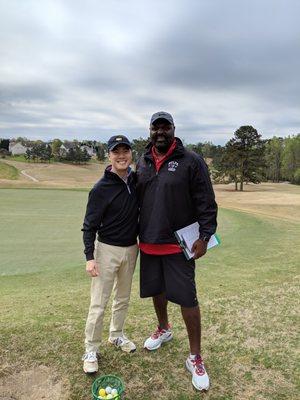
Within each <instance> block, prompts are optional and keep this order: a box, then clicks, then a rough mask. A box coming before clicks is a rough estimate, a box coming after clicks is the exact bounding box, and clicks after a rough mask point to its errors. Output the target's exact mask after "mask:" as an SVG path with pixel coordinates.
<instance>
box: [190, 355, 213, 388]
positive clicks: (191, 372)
mask: <svg viewBox="0 0 300 400" xmlns="http://www.w3.org/2000/svg"><path fill="white" fill-rule="evenodd" d="M185 366H186V369H187V370H188V371H189V373H190V374H191V375H192V376H193V371H191V370H190V367H189V364H188V362H187V361H186V362H185ZM192 384H193V386H194V388H195V389H197V390H199V392H207V391H208V389H209V384H208V386H207V387H206V388H200V387H199V386H197V385H196V384H195V383H194V380H193V378H192Z"/></svg>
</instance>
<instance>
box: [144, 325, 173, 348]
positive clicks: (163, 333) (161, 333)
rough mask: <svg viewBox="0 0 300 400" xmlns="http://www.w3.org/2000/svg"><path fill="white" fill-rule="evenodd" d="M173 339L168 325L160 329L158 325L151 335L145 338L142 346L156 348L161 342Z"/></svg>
mask: <svg viewBox="0 0 300 400" xmlns="http://www.w3.org/2000/svg"><path fill="white" fill-rule="evenodd" d="M171 339H173V333H172V331H171V327H170V325H168V328H167V329H162V328H160V327H159V326H158V327H157V329H156V331H155V332H154V333H152V335H151V336H150V337H149V338H148V339H146V341H145V343H144V348H145V349H147V350H157V349H158V348H159V347H160V346H161V345H162V344H163V343H166V342H169V341H170V340H171Z"/></svg>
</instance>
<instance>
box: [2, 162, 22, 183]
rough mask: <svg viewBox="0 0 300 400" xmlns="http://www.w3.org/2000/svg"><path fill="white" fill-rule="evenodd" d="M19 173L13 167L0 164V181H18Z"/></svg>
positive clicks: (3, 163)
mask: <svg viewBox="0 0 300 400" xmlns="http://www.w3.org/2000/svg"><path fill="white" fill-rule="evenodd" d="M18 177H19V171H18V169H17V168H16V167H14V166H13V165H8V164H6V163H5V162H3V161H1V162H0V179H18Z"/></svg>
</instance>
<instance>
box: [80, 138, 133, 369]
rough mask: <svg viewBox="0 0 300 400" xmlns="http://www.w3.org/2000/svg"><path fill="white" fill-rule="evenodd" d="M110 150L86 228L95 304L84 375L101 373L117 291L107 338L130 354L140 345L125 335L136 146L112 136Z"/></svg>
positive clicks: (87, 332) (91, 311)
mask: <svg viewBox="0 0 300 400" xmlns="http://www.w3.org/2000/svg"><path fill="white" fill-rule="evenodd" d="M108 151H109V160H110V162H111V165H110V166H109V167H107V168H106V170H105V172H104V176H103V177H102V178H101V179H100V180H99V181H98V182H97V183H96V185H95V186H94V187H93V189H92V190H91V192H90V194H89V200H88V204H87V209H86V214H85V219H84V223H83V229H82V231H83V241H84V245H85V250H84V252H85V255H86V260H87V261H86V272H87V273H88V275H89V276H91V277H92V284H91V303H90V308H89V313H88V317H87V322H86V328H85V348H86V352H85V354H84V356H83V362H84V363H83V370H84V372H85V373H94V372H97V371H98V361H97V352H98V350H99V345H100V343H101V338H102V327H103V317H104V311H105V308H106V305H107V302H108V300H109V298H110V295H111V292H112V289H113V292H114V294H113V296H114V297H113V304H112V316H111V323H110V334H109V339H108V341H109V342H110V343H112V344H114V345H115V346H117V347H118V348H120V349H121V350H123V351H125V352H128V353H131V352H133V351H135V350H136V346H135V344H134V343H133V342H131V341H130V340H128V339H127V338H126V336H125V335H124V334H123V326H124V322H125V317H126V314H127V309H128V304H129V298H130V291H131V283H132V276H133V273H134V268H135V263H136V258H137V252H138V248H137V244H136V242H137V240H136V239H137V224H138V206H137V199H136V192H135V176H134V173H133V172H132V171H131V169H130V167H129V166H130V164H131V162H132V150H131V144H130V142H129V140H128V139H127V138H126V137H125V136H122V135H119V136H113V137H111V138H110V139H109V141H108ZM96 233H98V237H97V243H96V249H94V242H95V238H96Z"/></svg>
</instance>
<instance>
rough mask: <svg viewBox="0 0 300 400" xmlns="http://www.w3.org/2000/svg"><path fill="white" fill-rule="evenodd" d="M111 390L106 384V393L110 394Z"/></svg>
mask: <svg viewBox="0 0 300 400" xmlns="http://www.w3.org/2000/svg"><path fill="white" fill-rule="evenodd" d="M111 391H112V389H111V387H110V386H107V388H106V389H105V392H106V394H110V393H111Z"/></svg>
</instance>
